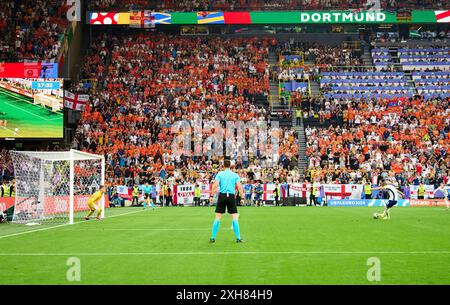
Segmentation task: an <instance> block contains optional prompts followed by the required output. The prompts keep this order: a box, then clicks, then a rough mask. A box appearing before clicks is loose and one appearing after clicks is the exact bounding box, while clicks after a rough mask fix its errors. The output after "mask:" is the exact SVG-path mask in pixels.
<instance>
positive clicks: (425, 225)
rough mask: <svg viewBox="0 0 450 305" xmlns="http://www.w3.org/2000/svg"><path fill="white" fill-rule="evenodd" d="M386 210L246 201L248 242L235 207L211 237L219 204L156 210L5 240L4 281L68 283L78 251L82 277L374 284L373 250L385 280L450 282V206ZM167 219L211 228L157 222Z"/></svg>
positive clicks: (0, 261)
mask: <svg viewBox="0 0 450 305" xmlns="http://www.w3.org/2000/svg"><path fill="white" fill-rule="evenodd" d="M135 209H136V210H138V211H140V210H142V209H141V208H112V209H108V213H110V215H111V214H117V213H124V212H131V211H134V210H135ZM381 209H382V207H378V208H375V207H373V208H370V207H369V208H368V207H333V208H303V209H300V208H295V207H292V208H291V207H280V208H273V207H270V208H250V207H248V208H246V207H241V208H240V209H239V212H240V215H241V216H240V217H239V222H240V227H241V233H242V237H243V239H244V240H246V241H247V242H246V243H243V244H236V242H235V234H234V232H233V230H230V227H229V226H230V225H231V217H229V215H224V218H223V220H222V224H221V229H220V230H219V232H218V235H217V241H216V243H214V244H210V243H209V242H208V241H209V238H210V231H209V229H210V228H211V223H212V222H213V220H214V208H213V207H211V208H205V207H198V208H197V207H177V208H175V207H174V208H172V207H169V208H161V209H157V210H155V211H151V210H148V209H147V210H144V211H143V213H135V214H131V215H126V216H124V217H116V218H114V219H111V220H108V218H106V219H105V221H103V222H102V221H89V222H87V223H89V224H87V225H77V226H65V227H63V228H59V229H57V230H50V231H46V232H41V233H39V234H28V235H23V236H18V237H14V238H5V239H2V240H0V244H1V247H0V252H3V253H4V254H2V253H0V269H1V270H2V272H0V284H68V282H67V278H66V274H67V271H68V268H69V267H68V265H67V260H68V259H69V258H70V257H78V258H79V259H80V262H81V268H82V276H81V278H82V284H178V285H192V284H215V285H220V284H230V285H237V284H249V285H250V284H253V285H256V284H258V285H260V284H261V285H264V284H372V283H370V282H368V280H367V272H368V270H369V268H371V266H369V265H367V263H368V260H369V259H370V258H378V259H379V260H380V263H381V265H380V266H381V273H382V276H381V282H377V283H376V284H450V274H449V269H448V266H449V264H448V262H449V260H450V230H449V228H450V227H449V221H450V219H449V218H448V217H450V214H449V213H444V212H442V211H441V209H439V208H434V207H429V208H428V207H427V208H414V207H411V208H406V207H405V208H403V207H401V208H400V207H398V208H395V209H393V213H392V219H391V220H390V221H379V220H374V219H373V218H372V214H373V212H375V211H377V212H379V211H380V210H381ZM394 212H395V213H394ZM107 215H108V214H107ZM5 226H6V227H7V225H5ZM3 228H4V227H3V225H0V232H2V229H3ZM16 228H17V229H19V230H20V229H22V230H23V229H24V228H23V226H16V225H12V226H11V228H10V229H16ZM133 228H134V229H139V230H120V229H133ZM167 228H173V229H187V228H190V229H192V228H194V229H196V228H205V230H198V231H197V230H178V231H176V230H152V229H167ZM33 229H34V228H33ZM77 229H80V230H79V231H78V230H77ZM83 229H89V230H83ZM108 229H113V230H108ZM115 229H118V230H115ZM141 229H150V230H141ZM6 230H9V229H8V228H7V229H6ZM9 233H17V231H9V232H7V231H4V233H3V234H5V235H6V234H9ZM69 284H70V283H69Z"/></svg>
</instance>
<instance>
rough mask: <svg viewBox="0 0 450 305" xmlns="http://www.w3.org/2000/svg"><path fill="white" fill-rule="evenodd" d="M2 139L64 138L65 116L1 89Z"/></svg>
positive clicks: (0, 136) (27, 98)
mask: <svg viewBox="0 0 450 305" xmlns="http://www.w3.org/2000/svg"><path fill="white" fill-rule="evenodd" d="M4 120H6V121H7V122H8V123H7V125H6V127H5V126H3V125H1V124H0V138H62V137H63V114H62V113H54V112H52V111H50V110H47V109H45V108H43V107H41V106H36V105H33V100H32V99H31V98H29V97H26V96H22V95H19V94H16V93H13V92H10V91H8V90H5V89H2V88H0V121H4Z"/></svg>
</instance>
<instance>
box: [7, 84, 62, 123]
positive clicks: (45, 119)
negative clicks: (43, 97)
mask: <svg viewBox="0 0 450 305" xmlns="http://www.w3.org/2000/svg"><path fill="white" fill-rule="evenodd" d="M0 93H2V94H5V95H8V96H10V97H12V98H15V99H17V100H19V101H23V102H25V103H27V104H28V105H33V106H35V105H34V104H32V103H31V102H29V101H27V100H24V99H21V98H18V97H16V96H14V95H12V94H9V93H8V92H2V91H0ZM4 103H5V104H8V105H9V106H11V107H14V108H17V109H19V110H21V111H23V112H26V113H29V114H31V115H34V116H37V117H39V118H40V119H42V120H44V121H51V120H55V119H58V120H59V119H61V118H53V119H47V118H44V117H41V116H40V115H37V114H35V113H32V112H29V111H27V110H25V109H23V108H20V107H17V106H14V105H11V104H10V103H8V102H4ZM36 107H39V106H36ZM39 110H47V109H45V108H42V107H39ZM52 114H55V115H59V116H62V115H63V114H62V113H52Z"/></svg>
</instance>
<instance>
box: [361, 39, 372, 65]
mask: <svg viewBox="0 0 450 305" xmlns="http://www.w3.org/2000/svg"><path fill="white" fill-rule="evenodd" d="M361 44H362V46H363V50H364V52H363V53H362V54H361V59H362V60H363V63H364V66H366V67H373V59H372V51H371V50H370V45H369V44H367V43H366V42H365V41H362V42H361Z"/></svg>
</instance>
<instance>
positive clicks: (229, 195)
mask: <svg viewBox="0 0 450 305" xmlns="http://www.w3.org/2000/svg"><path fill="white" fill-rule="evenodd" d="M230 166H231V162H230V160H225V161H224V168H225V169H224V170H223V171H221V172H219V173H218V174H217V175H216V178H215V181H214V184H213V187H212V191H211V195H210V198H209V200H210V201H212V200H213V198H214V195H215V194H216V193H217V189H219V196H218V199H217V206H216V218H215V219H214V223H213V226H212V234H211V239H210V242H211V243H214V242H215V241H216V235H217V232H218V231H219V227H220V221H221V220H222V215H223V214H224V213H225V210H227V211H228V213H229V214H231V217H232V218H233V231H234V234H235V235H236V242H237V243H241V242H243V240H242V239H241V234H240V231H239V221H238V217H239V214H238V211H237V203H236V194H235V190H236V187H237V189H238V192H239V194H240V195H241V197H242V196H243V194H244V189H243V188H242V184H241V182H240V178H239V175H238V174H236V173H234V172H232V171H231V169H230Z"/></svg>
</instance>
